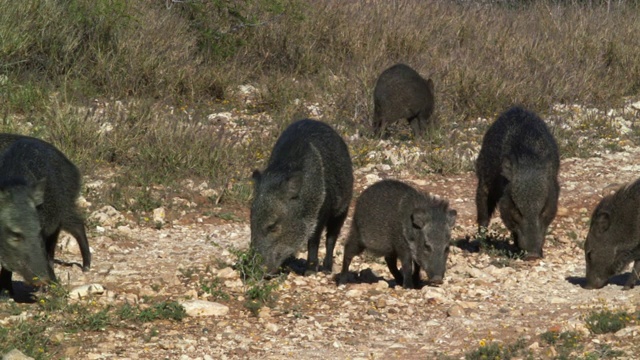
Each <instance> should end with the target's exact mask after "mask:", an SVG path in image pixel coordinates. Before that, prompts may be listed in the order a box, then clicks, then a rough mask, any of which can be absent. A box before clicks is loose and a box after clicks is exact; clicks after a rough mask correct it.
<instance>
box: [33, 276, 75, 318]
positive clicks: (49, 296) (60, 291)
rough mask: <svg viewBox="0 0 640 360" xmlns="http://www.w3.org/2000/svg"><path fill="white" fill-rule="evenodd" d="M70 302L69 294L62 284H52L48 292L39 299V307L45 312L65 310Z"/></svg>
mask: <svg viewBox="0 0 640 360" xmlns="http://www.w3.org/2000/svg"><path fill="white" fill-rule="evenodd" d="M68 300H69V292H68V291H67V289H65V288H64V287H63V286H61V285H60V284H55V283H54V284H51V285H49V287H48V288H47V291H46V292H45V293H44V294H43V295H42V296H41V297H40V298H39V299H38V305H39V306H40V307H41V308H42V310H44V311H49V312H50V311H56V310H62V309H64V308H65V307H66V306H67V304H68Z"/></svg>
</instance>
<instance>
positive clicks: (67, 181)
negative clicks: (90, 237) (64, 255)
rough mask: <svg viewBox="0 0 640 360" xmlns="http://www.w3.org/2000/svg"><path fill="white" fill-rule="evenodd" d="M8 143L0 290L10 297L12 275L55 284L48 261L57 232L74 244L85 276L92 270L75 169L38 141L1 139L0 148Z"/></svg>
mask: <svg viewBox="0 0 640 360" xmlns="http://www.w3.org/2000/svg"><path fill="white" fill-rule="evenodd" d="M7 139H9V140H7ZM9 142H10V143H11V145H8V146H7V147H6V149H5V151H4V152H3V153H2V155H1V156H0V260H1V264H2V271H1V272H0V290H2V289H6V290H9V292H10V293H12V287H11V275H12V272H14V271H16V272H18V273H20V274H21V275H22V276H23V277H24V278H25V280H26V281H27V282H31V281H32V279H33V278H38V279H39V281H38V282H50V281H55V280H56V279H55V275H54V273H53V268H52V262H53V258H54V252H55V247H56V243H57V240H58V235H59V233H60V231H61V230H65V231H68V232H69V233H70V234H71V235H73V236H74V237H75V238H76V240H77V241H78V244H79V245H80V251H81V252H82V260H83V261H82V264H83V270H85V271H86V270H88V269H89V267H90V266H91V253H90V251H89V244H88V241H87V237H86V234H85V229H84V221H83V219H82V217H81V216H80V215H79V214H78V211H77V209H76V204H75V201H76V199H77V197H78V195H79V193H80V173H79V171H78V169H77V168H76V167H75V165H73V163H71V162H70V161H69V160H68V159H67V158H66V157H65V156H64V154H62V153H61V152H60V151H59V150H58V149H56V148H55V147H54V146H53V145H51V144H49V143H47V142H44V141H42V140H38V139H34V138H29V137H19V138H15V135H11V134H1V135H0V144H7V143H9Z"/></svg>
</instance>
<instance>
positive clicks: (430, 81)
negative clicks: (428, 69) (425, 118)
mask: <svg viewBox="0 0 640 360" xmlns="http://www.w3.org/2000/svg"><path fill="white" fill-rule="evenodd" d="M427 87H428V88H429V90H431V92H432V93H433V80H431V78H429V79H428V80H427Z"/></svg>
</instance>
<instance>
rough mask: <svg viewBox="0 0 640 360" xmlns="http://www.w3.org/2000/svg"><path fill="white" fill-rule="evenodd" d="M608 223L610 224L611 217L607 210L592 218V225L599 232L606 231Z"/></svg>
mask: <svg viewBox="0 0 640 360" xmlns="http://www.w3.org/2000/svg"><path fill="white" fill-rule="evenodd" d="M609 225H611V219H610V216H609V213H608V212H600V213H598V214H597V215H596V216H595V218H594V219H593V227H594V228H595V230H596V231H598V232H600V233H603V232H605V231H607V229H609Z"/></svg>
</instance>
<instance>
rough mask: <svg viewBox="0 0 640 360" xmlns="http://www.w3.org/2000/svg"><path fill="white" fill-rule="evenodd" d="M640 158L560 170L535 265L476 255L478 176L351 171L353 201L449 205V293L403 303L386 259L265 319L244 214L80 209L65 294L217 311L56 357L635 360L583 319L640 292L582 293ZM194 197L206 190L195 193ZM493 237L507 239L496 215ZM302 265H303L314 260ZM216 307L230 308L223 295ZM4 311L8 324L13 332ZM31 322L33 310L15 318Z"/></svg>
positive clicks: (310, 287) (74, 339) (194, 205)
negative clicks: (598, 232) (150, 214)
mask: <svg viewBox="0 0 640 360" xmlns="http://www.w3.org/2000/svg"><path fill="white" fill-rule="evenodd" d="M382 146H384V142H383V143H382ZM639 159H640V148H638V147H632V146H624V147H623V151H621V152H614V153H602V154H599V155H598V156H595V157H591V158H582V159H579V158H567V159H563V160H562V164H561V172H560V183H561V193H560V200H559V205H560V210H559V213H558V216H557V217H556V219H555V221H554V222H553V224H552V226H551V228H550V231H549V235H548V237H547V243H546V245H545V258H544V259H543V260H539V261H535V262H523V261H521V260H518V259H508V258H506V257H504V256H501V255H499V254H496V253H491V252H478V251H477V249H476V247H475V246H474V245H475V243H474V242H473V240H474V236H475V230H476V225H475V201H474V199H475V186H476V179H475V175H474V174H473V173H472V172H464V173H460V174H458V175H451V176H450V175H447V176H443V175H439V174H428V175H424V176H419V177H418V176H416V175H413V174H410V173H407V172H403V171H397V170H394V167H392V166H389V165H385V164H383V163H380V164H378V165H368V166H365V167H362V168H357V169H356V171H355V176H356V194H358V193H360V192H361V191H362V189H364V188H365V187H366V186H368V185H370V184H372V183H373V182H375V181H377V180H379V179H382V178H396V179H400V180H403V181H407V182H409V183H411V184H413V185H415V186H416V187H418V188H420V189H422V190H425V191H428V192H430V193H433V194H436V195H439V196H441V197H444V198H447V199H449V200H450V202H451V204H452V207H453V208H455V209H456V210H457V211H458V219H457V224H456V226H455V228H454V231H453V239H454V240H455V242H456V246H452V251H451V254H450V257H449V260H448V270H447V273H446V279H445V281H444V284H443V285H442V286H440V287H430V286H425V287H423V288H422V289H421V290H405V289H402V288H400V287H396V286H394V285H395V284H394V283H393V282H392V281H390V280H391V278H392V277H391V275H390V273H389V272H388V270H387V268H386V265H385V264H384V262H383V260H382V259H378V258H373V257H371V256H364V257H357V258H356V259H355V260H354V262H353V263H352V265H351V270H352V271H354V272H359V273H360V275H361V276H360V278H361V279H362V280H363V281H361V282H359V283H350V284H347V285H345V286H340V287H338V286H336V285H335V284H334V282H333V280H332V275H327V274H323V273H318V274H316V275H313V276H309V277H303V276H301V275H297V274H295V273H291V274H289V275H288V276H287V277H286V280H284V282H283V283H282V284H281V286H280V287H279V288H278V289H277V290H276V291H275V294H276V296H277V299H276V300H275V301H274V303H273V304H272V306H271V307H263V308H261V309H260V311H259V312H257V315H256V313H254V312H252V311H250V310H249V309H247V308H246V307H245V306H244V303H245V300H246V295H245V288H244V285H243V283H242V281H241V280H240V276H239V274H238V272H237V271H235V270H233V268H231V265H232V264H234V262H235V261H236V255H235V253H234V250H235V249H245V248H247V247H248V243H249V235H250V234H249V233H250V232H249V223H248V208H247V207H246V206H244V207H233V208H214V209H212V208H211V206H204V205H202V204H199V203H198V202H197V201H190V200H185V199H180V198H174V199H171V200H168V201H171V203H172V204H173V205H174V206H172V207H171V209H176V208H182V209H184V210H182V211H171V212H169V210H168V209H157V211H156V212H155V213H154V216H155V218H154V219H153V221H155V222H158V223H162V222H164V224H162V226H160V225H158V226H157V227H153V226H146V227H140V226H137V225H136V222H135V221H132V220H131V217H130V215H131V214H127V213H119V212H118V211H116V210H115V209H113V208H109V207H103V206H98V205H97V204H90V203H84V204H83V206H85V207H86V208H87V212H88V213H90V216H89V221H88V227H89V234H90V243H91V248H92V252H93V264H92V268H91V271H90V272H88V273H82V272H81V271H80V268H79V267H78V266H71V267H70V266H63V265H56V269H55V271H56V273H57V274H58V276H59V278H60V279H61V280H62V282H63V284H64V285H65V286H66V287H68V288H69V289H74V288H77V287H79V286H83V285H87V284H97V285H96V286H94V287H93V288H92V289H90V290H88V291H89V292H90V293H91V292H93V293H94V294H93V295H92V296H90V299H91V301H94V302H95V303H96V304H97V305H96V306H103V305H105V306H106V305H111V304H122V303H123V302H129V303H131V304H140V305H144V304H145V303H149V302H151V301H159V300H163V299H168V300H177V301H180V302H183V303H185V304H186V305H185V307H189V306H193V304H194V300H204V301H210V302H216V303H218V304H220V305H221V306H214V307H213V308H211V309H208V308H207V309H205V310H203V311H205V313H201V314H197V313H196V310H190V313H191V316H188V317H186V318H184V319H183V320H182V321H172V320H159V321H155V322H151V323H146V324H143V325H139V326H127V327H107V328H105V329H103V330H102V331H94V332H82V333H58V334H52V336H55V337H57V341H58V342H59V343H60V344H61V347H60V349H59V352H58V354H57V356H56V358H57V357H66V358H76V359H116V358H117V359H165V358H166V359H185V360H186V359H289V358H308V359H325V358H328V359H394V358H398V359H400V358H402V359H425V358H438V357H440V358H452V359H458V358H464V356H465V353H468V352H470V351H473V350H476V349H478V348H479V347H480V346H482V345H486V344H490V343H492V342H497V343H500V344H504V346H506V345H509V344H513V343H515V342H516V341H518V339H522V340H521V341H522V344H523V345H522V346H523V347H524V350H523V353H522V354H526V353H527V352H528V353H529V354H530V356H532V358H554V357H556V356H557V354H558V352H559V350H558V349H555V348H553V347H552V346H550V345H548V344H546V343H543V342H542V340H541V338H540V334H541V333H544V332H547V331H556V332H564V331H577V332H579V333H580V334H582V336H583V337H582V339H583V340H582V342H583V343H584V347H583V348H581V349H580V351H579V353H574V354H572V355H573V356H574V357H575V358H582V357H580V356H584V354H586V353H588V352H591V353H597V352H598V351H599V349H602V348H603V346H604V345H608V346H610V349H613V350H621V351H624V354H625V355H623V356H622V357H621V358H626V359H634V358H636V356H637V355H636V354H640V344H639V343H638V341H637V339H638V336H639V333H640V326H635V324H634V325H633V326H629V327H627V328H625V329H623V330H621V331H619V332H617V333H615V334H605V335H593V334H590V333H589V331H588V329H587V327H586V325H585V321H584V317H585V316H586V315H587V314H589V312H590V311H592V310H594V309H605V308H608V309H614V310H627V311H629V312H635V311H637V310H640V292H639V291H640V289H638V288H636V289H632V290H630V291H623V290H622V284H623V283H624V281H625V278H626V275H621V276H617V277H614V278H613V279H612V281H611V282H610V284H609V285H608V286H606V287H605V288H603V289H600V290H584V289H583V288H582V287H581V286H580V284H581V283H582V282H583V281H584V273H585V265H584V253H583V250H582V244H583V241H584V239H585V237H586V234H587V231H588V222H589V217H590V214H591V211H592V209H593V208H594V206H595V205H596V204H597V203H598V201H599V200H600V199H601V198H602V196H603V194H606V193H607V191H609V190H610V189H611V188H612V187H613V186H615V185H613V184H619V183H623V182H627V181H631V180H635V179H636V178H638V176H639V175H640V162H639ZM100 181H101V180H98V179H85V183H86V184H87V188H88V191H89V192H90V191H91V187H92V186H101V182H100ZM189 186H192V187H193V188H194V192H196V193H197V192H198V191H199V190H198V186H197V184H190V185H189ZM88 198H89V197H88ZM176 204H177V205H176ZM212 214H217V215H212ZM221 214H226V215H221ZM349 227H350V220H348V221H347V223H346V225H345V227H344V228H343V231H342V234H341V236H340V239H339V244H338V246H337V249H336V254H335V264H334V274H335V272H337V271H338V270H339V269H340V266H341V264H342V244H343V242H344V238H345V235H346V234H347V232H348V229H349ZM492 228H493V229H495V230H496V231H497V233H498V234H505V231H504V229H503V226H502V223H501V222H500V220H499V218H498V217H497V216H494V219H493V222H492ZM469 240H471V243H469ZM59 246H60V249H59V251H58V258H59V259H60V260H62V261H68V262H79V261H80V257H79V251H78V249H77V245H76V244H75V240H73V239H70V238H69V237H68V236H67V237H65V238H63V240H62V241H61V242H60V245H59ZM322 255H323V254H321V256H322ZM298 257H299V258H306V253H304V252H301V253H299V254H298ZM423 275H424V274H423ZM379 278H381V280H378V279H379ZM216 279H218V281H219V282H218V283H217V284H218V287H217V288H216V291H217V292H216V293H214V294H209V293H206V292H204V291H203V286H202V285H203V284H212V281H214V280H216ZM220 294H225V295H228V297H225V296H219V297H216V296H215V295H220ZM209 305H210V304H209ZM3 306H4V305H3ZM1 309H2V308H1V307H0V320H1V321H2V322H3V323H4V324H6V323H8V322H11V321H17V320H16V319H15V318H12V317H11V316H9V315H7V314H6V313H4V312H2V310H1ZM206 311H211V312H210V313H207V312H206ZM33 312H34V313H35V312H37V310H35V309H34V310H33ZM31 315H32V314H31V313H30V312H29V311H27V312H26V314H25V313H23V314H22V315H21V316H23V317H25V316H26V317H28V316H31ZM607 348H609V347H607ZM522 357H523V358H524V355H522Z"/></svg>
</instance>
